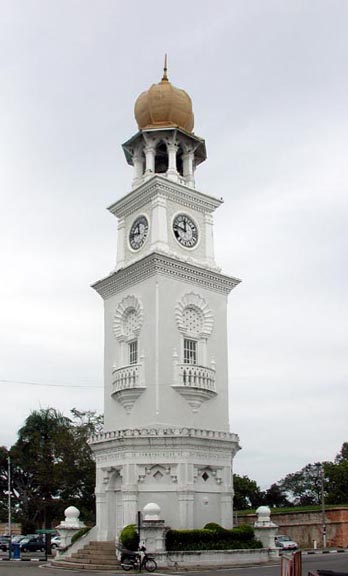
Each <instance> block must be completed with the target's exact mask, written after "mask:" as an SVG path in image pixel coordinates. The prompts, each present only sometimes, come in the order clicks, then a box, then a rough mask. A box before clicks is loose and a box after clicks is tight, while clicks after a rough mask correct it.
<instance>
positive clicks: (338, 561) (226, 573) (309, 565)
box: [0, 552, 348, 576]
mask: <svg viewBox="0 0 348 576" xmlns="http://www.w3.org/2000/svg"><path fill="white" fill-rule="evenodd" d="M318 568H319V569H326V570H336V571H338V572H347V573H348V552H343V553H331V554H315V555H307V554H304V555H303V556H302V576H307V574H308V572H309V571H313V572H315V571H316V570H317V569H318ZM97 574H98V575H100V574H103V576H113V575H115V574H117V576H123V574H127V573H123V572H112V571H108V572H105V571H104V572H96V571H94V572H90V571H87V570H63V569H61V568H60V569H58V568H51V567H50V566H49V565H48V564H46V563H43V562H37V563H36V562H35V563H33V562H30V563H29V562H20V561H19V562H15V561H12V562H11V563H8V562H6V561H3V562H0V576H96V575H97ZM130 574H132V573H128V576H130ZM145 574H146V572H145ZM178 574H180V572H175V571H165V572H161V570H158V571H157V572H155V575H157V576H178ZM184 574H185V576H208V575H209V576H215V575H217V576H280V564H274V565H271V566H260V565H258V566H252V567H250V566H249V567H244V568H228V569H227V568H224V569H220V570H216V569H215V570H214V569H209V570H201V571H198V570H195V571H192V572H189V571H185V572H184Z"/></svg>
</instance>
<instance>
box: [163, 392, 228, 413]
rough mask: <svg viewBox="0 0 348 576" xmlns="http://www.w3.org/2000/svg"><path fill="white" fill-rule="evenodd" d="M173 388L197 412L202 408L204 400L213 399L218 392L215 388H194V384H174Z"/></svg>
mask: <svg viewBox="0 0 348 576" xmlns="http://www.w3.org/2000/svg"><path fill="white" fill-rule="evenodd" d="M172 388H173V389H174V390H176V391H177V392H179V394H181V396H183V397H184V398H185V400H186V402H188V404H189V405H190V406H191V409H192V412H193V413H194V414H196V413H197V412H198V410H199V409H200V407H201V405H202V404H203V402H206V400H211V399H212V398H214V397H215V396H216V395H217V394H216V392H215V391H214V390H208V389H206V388H194V387H193V386H192V387H191V386H176V385H173V386H172Z"/></svg>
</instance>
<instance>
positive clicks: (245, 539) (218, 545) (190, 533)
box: [166, 523, 262, 551]
mask: <svg viewBox="0 0 348 576" xmlns="http://www.w3.org/2000/svg"><path fill="white" fill-rule="evenodd" d="M209 524H212V523H209ZM216 526H218V525H216ZM254 548H262V544H261V542H259V541H258V540H255V538H254V530H253V528H252V527H251V526H247V525H245V526H244V525H243V526H238V527H237V528H233V529H232V530H226V529H225V528H222V527H221V526H219V530H216V529H214V530H211V529H207V528H203V530H169V531H168V532H167V534H166V549H167V550H168V551H173V550H177V551H180V550H182V551H185V550H240V549H254Z"/></svg>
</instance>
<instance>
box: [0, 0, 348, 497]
mask: <svg viewBox="0 0 348 576" xmlns="http://www.w3.org/2000/svg"><path fill="white" fill-rule="evenodd" d="M347 29H348V2H347V1H344V0H341V1H340V0H327V1H322V0H311V1H305V0H302V1H298V0H282V1H279V0H275V1H272V0H254V1H251V0H237V1H236V0H219V1H217V2H213V1H209V2H208V1H206V0H205V1H204V0H190V1H189V2H188V1H186V0H185V1H183V0H176V2H175V3H164V2H163V0H162V1H155V0H148V1H147V2H141V1H140V0H139V1H137V2H128V3H127V2H123V1H120V0H113V1H111V0H93V1H92V0H37V1H34V0H22V1H18V0H0V191H1V212H0V219H1V222H0V239H1V260H0V264H1V284H0V380H1V381H0V390H1V406H0V444H4V445H7V446H9V445H10V444H11V443H13V442H14V441H15V440H16V432H17V430H18V428H19V427H20V426H21V425H22V424H23V422H24V419H25V418H26V417H27V416H28V415H29V413H30V411H31V410H33V409H39V408H46V407H48V406H53V407H55V408H57V409H60V410H62V411H64V413H65V414H66V415H69V410H70V409H71V408H73V407H77V408H79V409H95V410H97V411H102V409H103V306H102V300H101V298H100V297H99V296H98V295H97V294H96V293H95V292H94V291H93V290H92V289H91V288H90V284H91V283H93V282H94V281H96V280H98V279H100V278H102V277H104V276H105V275H107V274H108V273H109V272H110V271H111V270H112V269H113V267H114V264H115V257H116V224H117V222H116V219H115V218H114V217H113V216H112V215H111V214H109V213H108V212H107V211H106V210H105V208H106V207H107V206H109V205H110V204H111V203H112V202H114V201H116V200H117V199H119V198H120V197H121V196H122V195H123V194H126V193H127V192H128V191H129V190H130V183H131V178H132V170H131V168H130V167H129V166H127V164H126V162H125V159H124V156H123V152H122V149H121V144H122V143H123V142H125V141H126V140H128V139H129V138H130V137H131V136H132V135H133V134H135V132H136V131H137V127H136V123H135V120H134V116H133V106H134V102H135V99H136V97H137V96H138V94H139V93H140V92H142V91H143V90H145V89H147V88H148V87H149V86H150V85H151V84H152V83H154V82H158V81H159V80H160V78H161V74H162V66H163V56H164V53H165V52H168V62H169V70H168V74H169V79H170V80H171V81H172V83H173V84H174V85H176V86H177V87H180V88H184V89H185V90H186V91H187V92H188V93H189V94H190V96H191V98H192V100H193V107H194V113H195V133H196V134H197V135H199V136H201V137H202V138H205V140H206V145H207V150H208V160H207V162H205V163H204V164H203V165H201V166H200V167H199V169H198V170H197V187H198V189H200V190H202V191H204V192H207V193H209V194H212V195H216V196H218V197H221V196H223V198H224V200H225V203H224V204H223V206H222V207H221V208H219V210H218V211H217V212H216V217H215V228H216V231H215V241H216V257H217V261H218V263H219V264H220V265H221V266H222V268H223V271H224V272H225V273H226V274H230V275H232V276H237V277H239V278H242V279H243V282H242V284H240V285H239V286H238V287H237V288H236V289H235V290H234V291H233V292H232V294H231V296H230V300H229V350H230V388H231V399H230V406H231V430H232V431H233V432H236V433H238V434H239V436H240V442H241V445H242V447H243V450H242V451H241V452H239V454H238V455H237V457H236V459H235V472H237V473H238V474H242V475H244V474H246V475H248V476H249V477H250V478H253V479H255V480H256V481H257V482H258V483H259V484H260V486H261V487H262V488H267V487H269V485H270V484H271V483H272V482H275V481H277V480H280V479H281V478H282V477H284V476H285V475H286V474H288V473H290V472H294V471H296V470H298V469H300V468H302V467H303V466H304V465H306V464H307V463H309V462H315V461H319V460H333V458H334V457H335V455H336V454H337V452H338V451H339V449H340V447H341V445H342V443H343V442H344V441H347V440H348V431H347V410H348V386H347V385H348V381H347V380H348V354H347V341H348V337H347V333H348V325H347V324H348V320H347V319H348V268H347V260H348V258H347V252H348V249H347V246H348V190H347V188H348V162H347V144H348V141H347V140H348V111H347V110H348V108H347V106H348V80H347V79H348V64H347V62H348V58H347V55H348V34H347ZM30 383H31V384H30Z"/></svg>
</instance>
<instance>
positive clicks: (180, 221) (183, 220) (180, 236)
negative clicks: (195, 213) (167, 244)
mask: <svg viewBox="0 0 348 576" xmlns="http://www.w3.org/2000/svg"><path fill="white" fill-rule="evenodd" d="M173 232H174V236H175V238H176V240H177V241H178V242H179V244H181V245H182V246H184V247H185V248H194V247H195V246H196V244H197V242H198V228H197V226H196V224H195V223H194V221H193V220H192V218H190V217H189V216H187V214H178V215H177V216H176V217H175V218H174V221H173Z"/></svg>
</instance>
